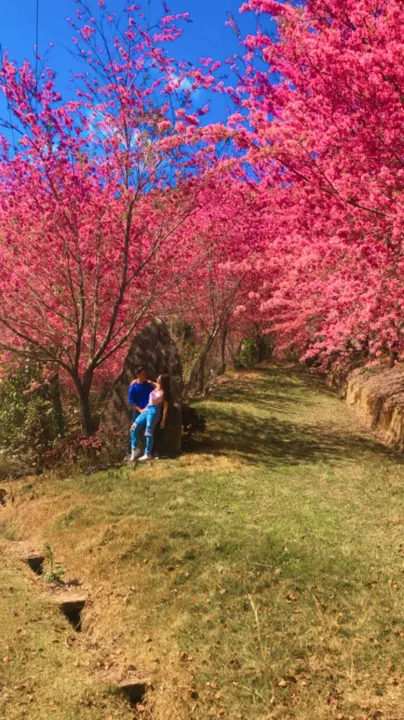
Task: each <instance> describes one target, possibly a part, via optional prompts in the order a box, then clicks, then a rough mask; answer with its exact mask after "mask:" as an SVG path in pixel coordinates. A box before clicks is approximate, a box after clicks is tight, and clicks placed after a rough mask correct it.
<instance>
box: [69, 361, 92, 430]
mask: <svg viewBox="0 0 404 720" xmlns="http://www.w3.org/2000/svg"><path fill="white" fill-rule="evenodd" d="M92 380H93V373H92V372H88V371H86V372H85V373H84V377H83V381H81V380H80V378H79V377H75V378H74V382H75V385H76V387H77V392H78V395H79V401H80V415H81V427H82V430H83V435H85V436H86V437H90V436H91V435H92V434H93V432H94V431H95V424H94V423H93V419H92V417H91V409H90V390H91V385H92Z"/></svg>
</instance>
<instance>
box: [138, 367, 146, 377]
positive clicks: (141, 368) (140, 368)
mask: <svg viewBox="0 0 404 720" xmlns="http://www.w3.org/2000/svg"><path fill="white" fill-rule="evenodd" d="M142 372H146V368H144V367H138V368H136V377H139V375H140V373H142Z"/></svg>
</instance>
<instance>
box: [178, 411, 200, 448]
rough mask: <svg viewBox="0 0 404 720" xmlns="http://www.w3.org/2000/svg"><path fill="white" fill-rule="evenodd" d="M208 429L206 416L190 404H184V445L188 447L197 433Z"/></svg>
mask: <svg viewBox="0 0 404 720" xmlns="http://www.w3.org/2000/svg"><path fill="white" fill-rule="evenodd" d="M205 431H206V418H205V416H204V415H202V414H201V413H198V412H197V411H196V410H195V408H193V407H191V406H190V405H188V404H184V405H183V406H182V445H183V447H186V446H187V444H188V443H189V442H190V440H192V439H193V438H194V437H195V435H198V434H201V433H204V432H205Z"/></svg>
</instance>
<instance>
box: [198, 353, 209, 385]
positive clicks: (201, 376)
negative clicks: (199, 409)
mask: <svg viewBox="0 0 404 720" xmlns="http://www.w3.org/2000/svg"><path fill="white" fill-rule="evenodd" d="M207 357H208V354H207V353H206V352H204V353H202V355H201V357H200V358H199V364H198V392H201V393H203V391H204V389H205V365H206V359H207Z"/></svg>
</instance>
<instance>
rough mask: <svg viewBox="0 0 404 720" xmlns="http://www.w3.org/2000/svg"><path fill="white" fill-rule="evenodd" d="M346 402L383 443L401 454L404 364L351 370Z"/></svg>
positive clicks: (403, 419) (403, 449)
mask: <svg viewBox="0 0 404 720" xmlns="http://www.w3.org/2000/svg"><path fill="white" fill-rule="evenodd" d="M346 401H347V403H348V404H349V405H351V406H352V407H353V408H354V410H355V411H356V412H357V414H358V416H359V417H360V419H361V420H362V421H363V422H364V423H365V424H366V425H367V426H368V427H371V428H373V429H374V430H375V431H376V432H377V434H378V435H379V437H380V439H381V440H382V442H384V443H386V444H387V445H391V446H394V447H396V448H397V449H398V450H400V451H404V364H402V363H399V364H398V365H396V366H395V367H393V368H382V367H378V368H372V367H368V368H362V369H360V370H354V371H353V372H352V373H351V374H350V376H349V378H348V382H347V388H346Z"/></svg>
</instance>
